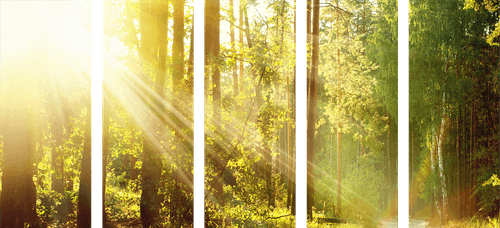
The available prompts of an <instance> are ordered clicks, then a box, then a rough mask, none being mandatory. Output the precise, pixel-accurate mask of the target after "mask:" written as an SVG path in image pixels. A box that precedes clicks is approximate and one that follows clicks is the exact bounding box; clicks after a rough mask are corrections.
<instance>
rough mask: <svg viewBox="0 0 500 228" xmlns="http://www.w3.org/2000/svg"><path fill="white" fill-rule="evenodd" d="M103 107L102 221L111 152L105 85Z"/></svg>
mask: <svg viewBox="0 0 500 228" xmlns="http://www.w3.org/2000/svg"><path fill="white" fill-rule="evenodd" d="M102 104H103V108H102V219H103V220H102V221H103V223H104V224H106V223H107V220H106V166H107V164H108V153H109V109H110V107H109V105H110V102H109V94H108V91H107V89H106V87H105V85H103V102H102Z"/></svg>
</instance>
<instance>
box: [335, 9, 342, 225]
mask: <svg viewBox="0 0 500 228" xmlns="http://www.w3.org/2000/svg"><path fill="white" fill-rule="evenodd" d="M337 8H339V0H337ZM337 21H340V20H339V14H338V12H337ZM336 33H337V39H339V38H338V37H339V31H338V28H337V31H336ZM339 45H340V44H339ZM339 70H340V46H337V89H338V91H339V93H338V94H337V103H340V73H339ZM341 196H342V153H341V124H340V118H338V119H337V210H336V214H337V215H338V216H339V217H340V216H341V215H342V197H341Z"/></svg>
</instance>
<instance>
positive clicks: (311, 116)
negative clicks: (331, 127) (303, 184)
mask: <svg viewBox="0 0 500 228" xmlns="http://www.w3.org/2000/svg"><path fill="white" fill-rule="evenodd" d="M312 22H313V32H312V61H311V71H310V75H309V78H310V79H309V87H310V88H309V95H310V99H309V107H308V113H307V125H308V126H307V182H308V184H307V196H308V197H307V216H308V218H309V219H311V220H312V219H313V214H312V206H313V205H314V170H313V164H314V156H315V155H314V151H315V150H314V144H315V143H314V138H315V137H314V135H315V132H316V127H315V123H316V109H317V102H318V101H317V99H318V98H317V90H316V84H317V80H318V63H319V56H318V55H319V0H314V2H313V20H312Z"/></svg>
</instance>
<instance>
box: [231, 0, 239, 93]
mask: <svg viewBox="0 0 500 228" xmlns="http://www.w3.org/2000/svg"><path fill="white" fill-rule="evenodd" d="M229 20H230V21H231V22H230V23H231V28H230V35H231V49H232V50H236V41H235V37H234V36H235V34H234V22H235V20H236V19H235V18H234V3H233V0H229ZM238 94H239V90H238V65H237V64H234V66H233V96H234V98H236V97H238Z"/></svg>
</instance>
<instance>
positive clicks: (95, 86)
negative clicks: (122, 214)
mask: <svg viewBox="0 0 500 228" xmlns="http://www.w3.org/2000/svg"><path fill="white" fill-rule="evenodd" d="M101 8H102V7H101V0H92V98H91V99H92V207H91V210H92V221H91V224H92V227H94V228H97V227H102V224H101V222H102V211H101V203H102V192H101V190H102V189H101V186H102V183H101V181H102V179H101V175H102V173H101V171H102V170H101V154H102V145H101V136H102V134H101V133H102V96H101V95H102V70H101V69H102V61H101V57H102V39H101V37H102V36H101V35H102V26H101V21H102V10H101Z"/></svg>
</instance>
